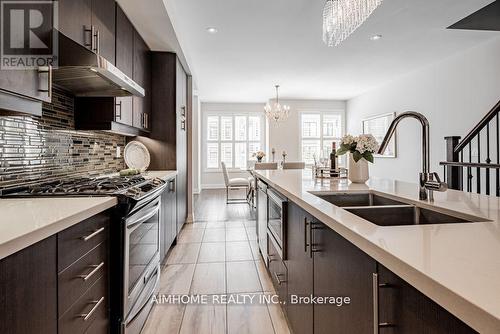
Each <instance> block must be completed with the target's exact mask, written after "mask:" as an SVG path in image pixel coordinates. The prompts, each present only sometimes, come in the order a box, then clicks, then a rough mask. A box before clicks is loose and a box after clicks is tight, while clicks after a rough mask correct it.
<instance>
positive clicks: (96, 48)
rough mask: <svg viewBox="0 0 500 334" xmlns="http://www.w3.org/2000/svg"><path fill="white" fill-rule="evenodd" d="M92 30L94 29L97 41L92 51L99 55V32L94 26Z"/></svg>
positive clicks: (93, 33)
mask: <svg viewBox="0 0 500 334" xmlns="http://www.w3.org/2000/svg"><path fill="white" fill-rule="evenodd" d="M92 29H93V32H92V36H93V38H94V39H95V42H94V47H93V48H92V51H94V52H95V53H97V54H99V30H97V29H96V28H95V27H94V26H92Z"/></svg>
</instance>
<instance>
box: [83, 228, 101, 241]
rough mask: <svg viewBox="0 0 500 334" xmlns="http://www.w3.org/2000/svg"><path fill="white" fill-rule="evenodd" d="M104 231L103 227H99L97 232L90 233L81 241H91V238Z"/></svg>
mask: <svg viewBox="0 0 500 334" xmlns="http://www.w3.org/2000/svg"><path fill="white" fill-rule="evenodd" d="M103 231H104V227H101V228H100V229H98V230H95V231H94V232H92V233H91V234H89V235H87V236H85V237H82V240H83V241H89V240H90V239H92V238H93V237H95V236H96V235H98V234H100V233H102V232H103Z"/></svg>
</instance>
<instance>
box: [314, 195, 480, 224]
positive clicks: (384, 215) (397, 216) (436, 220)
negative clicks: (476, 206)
mask: <svg viewBox="0 0 500 334" xmlns="http://www.w3.org/2000/svg"><path fill="white" fill-rule="evenodd" d="M314 195H316V196H318V197H320V198H322V199H324V200H325V201H327V202H330V203H332V204H334V205H336V206H339V207H342V208H343V209H344V210H347V211H349V212H351V213H353V214H355V215H356V216H359V217H361V218H363V219H366V220H368V221H369V222H372V223H373V224H376V225H379V226H401V225H425V224H457V223H469V222H472V221H471V220H466V219H463V218H459V217H455V216H451V215H447V214H443V213H440V212H437V211H434V210H429V209H424V208H420V207H417V206H415V205H412V204H408V203H404V202H400V201H396V200H393V199H390V198H387V197H384V196H380V195H376V194H372V193H335V194H318V193H314ZM482 221H484V220H482Z"/></svg>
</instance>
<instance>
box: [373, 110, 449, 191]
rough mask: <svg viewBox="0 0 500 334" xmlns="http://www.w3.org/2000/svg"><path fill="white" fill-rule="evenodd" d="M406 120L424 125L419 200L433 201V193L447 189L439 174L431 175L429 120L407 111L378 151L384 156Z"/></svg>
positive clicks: (396, 121)
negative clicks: (409, 119)
mask: <svg viewBox="0 0 500 334" xmlns="http://www.w3.org/2000/svg"><path fill="white" fill-rule="evenodd" d="M405 118H414V119H416V120H418V121H419V122H420V124H421V125H422V147H421V148H422V172H421V173H420V177H419V186H420V194H419V198H420V199H421V200H426V199H428V198H429V197H430V199H431V200H432V191H434V190H437V191H445V190H446V189H447V187H446V184H445V183H442V182H441V180H440V179H439V176H438V174H437V173H431V172H429V170H430V145H429V121H428V120H427V118H426V117H425V116H424V115H422V114H420V113H418V112H415V111H407V112H404V113H401V114H399V115H398V116H397V117H396V118H395V119H394V120H393V121H392V123H391V125H390V126H389V129H388V130H387V133H386V135H385V137H384V140H383V141H382V143H381V144H380V148H379V150H378V153H379V154H383V153H384V151H385V150H386V148H387V146H388V145H389V142H390V140H391V138H392V136H393V135H394V132H395V131H396V127H397V126H398V124H399V122H401V121H402V120H403V119H405Z"/></svg>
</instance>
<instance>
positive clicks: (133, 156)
mask: <svg viewBox="0 0 500 334" xmlns="http://www.w3.org/2000/svg"><path fill="white" fill-rule="evenodd" d="M123 157H124V158H125V164H126V165H127V167H128V168H136V169H139V170H140V171H145V170H146V169H147V168H148V167H149V163H150V161H151V157H150V155H149V151H148V149H147V147H146V146H144V144H143V143H140V142H138V141H135V140H134V141H131V142H130V143H128V144H127V146H125V150H123Z"/></svg>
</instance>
